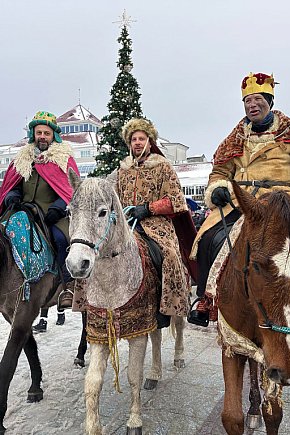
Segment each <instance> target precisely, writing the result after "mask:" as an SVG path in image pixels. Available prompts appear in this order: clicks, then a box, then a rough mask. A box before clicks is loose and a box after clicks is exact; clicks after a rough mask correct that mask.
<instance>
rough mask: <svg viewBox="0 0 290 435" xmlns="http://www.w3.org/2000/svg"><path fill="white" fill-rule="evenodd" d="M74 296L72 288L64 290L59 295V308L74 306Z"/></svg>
mask: <svg viewBox="0 0 290 435" xmlns="http://www.w3.org/2000/svg"><path fill="white" fill-rule="evenodd" d="M73 296H74V293H73V291H71V290H70V289H68V288H66V289H65V290H62V291H61V292H60V294H59V296H58V301H57V307H58V309H62V308H63V309H66V308H72V301H73Z"/></svg>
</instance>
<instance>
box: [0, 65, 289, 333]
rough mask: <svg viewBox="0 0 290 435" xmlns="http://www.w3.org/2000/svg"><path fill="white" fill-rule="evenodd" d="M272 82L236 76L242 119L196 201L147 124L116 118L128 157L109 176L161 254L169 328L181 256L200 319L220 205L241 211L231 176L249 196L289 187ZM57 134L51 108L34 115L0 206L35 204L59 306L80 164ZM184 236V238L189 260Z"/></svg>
mask: <svg viewBox="0 0 290 435" xmlns="http://www.w3.org/2000/svg"><path fill="white" fill-rule="evenodd" d="M274 87H275V81H274V78H273V76H270V75H267V74H264V73H257V74H252V73H251V74H249V75H248V76H246V77H245V78H244V79H243V81H242V86H241V90H242V101H243V105H244V109H245V117H244V118H243V119H242V120H241V121H240V122H239V123H238V124H237V125H236V126H235V128H234V129H233V131H232V132H231V133H230V134H229V136H227V137H226V139H225V140H224V141H223V142H222V143H221V144H220V145H219V147H218V148H217V150H216V152H215V154H214V157H213V168H212V172H211V174H210V175H209V182H208V186H207V190H206V193H205V207H204V208H201V207H200V206H194V205H193V204H192V202H190V201H186V198H185V197H184V194H183V192H182V188H181V185H180V182H179V180H178V177H177V175H176V172H175V170H174V168H173V167H172V165H171V164H170V162H169V161H168V160H167V159H166V158H165V157H164V156H163V155H162V152H161V151H160V149H159V148H158V146H157V137H158V133H157V130H156V128H155V127H154V125H153V124H152V122H150V121H148V120H146V119H132V120H129V122H127V123H126V125H124V126H123V129H122V135H123V139H124V141H125V143H126V144H127V146H128V154H129V155H128V156H127V157H126V158H125V159H124V160H123V161H121V162H120V167H119V169H118V170H116V171H114V172H113V173H112V174H111V175H110V176H109V179H111V180H112V182H114V183H115V187H116V191H117V193H118V196H119V198H120V201H121V203H122V206H123V207H127V206H134V208H133V209H132V211H131V215H130V217H132V218H134V220H136V222H137V224H136V227H135V231H138V233H139V234H140V235H141V236H143V237H144V238H145V239H146V240H147V242H148V247H149V250H150V251H151V252H152V251H154V252H155V253H156V252H157V251H158V252H159V264H156V267H157V268H159V273H160V281H161V291H160V295H159V303H158V309H157V320H158V327H159V328H163V327H167V326H169V324H170V317H171V316H172V315H177V316H187V314H188V311H189V303H188V294H189V287H190V285H189V283H190V279H189V275H190V274H192V269H191V268H190V267H187V268H186V267H185V264H186V265H187V266H188V264H190V261H192V262H196V263H197V276H194V280H195V281H197V295H198V296H199V297H200V298H201V299H202V300H201V301H200V307H202V310H199V306H197V307H196V309H195V310H194V312H193V313H192V314H193V315H192V316H191V320H192V322H193V323H196V324H198V325H204V326H206V324H207V322H206V321H204V306H205V305H204V300H205V299H207V302H209V303H208V305H210V303H211V302H212V301H211V299H210V295H209V294H207V293H206V283H207V278H208V275H209V271H210V267H211V265H212V263H213V261H214V259H215V256H216V255H217V253H218V252H219V249H220V247H221V246H222V244H223V243H224V240H225V231H224V233H222V231H223V228H222V222H221V213H220V211H221V209H222V210H223V214H224V216H225V220H226V223H227V225H228V227H229V229H230V228H231V227H232V226H233V225H234V223H235V222H236V220H237V219H238V218H239V216H240V214H241V213H240V211H239V208H238V204H237V202H236V200H235V197H234V194H233V189H232V185H231V181H232V180H236V181H238V183H239V184H240V186H241V187H242V188H243V189H246V190H248V191H250V192H251V193H252V194H254V195H256V196H259V195H261V194H263V193H265V192H266V191H269V190H273V189H276V188H279V189H286V190H287V192H289V182H290V171H289V161H290V119H289V118H288V117H287V116H286V115H284V114H283V113H282V112H280V111H277V110H272V108H273V104H274ZM60 133H61V129H60V127H59V126H58V125H57V121H56V117H55V115H53V114H51V113H49V112H44V111H41V112H37V113H36V115H35V116H34V118H33V120H32V121H31V122H30V124H29V140H28V143H27V144H26V145H25V146H24V147H23V148H22V149H20V151H19V153H18V154H17V156H16V157H15V159H14V160H13V161H12V162H11V164H10V166H9V168H8V170H7V172H6V175H5V178H4V181H3V184H2V186H1V188H0V212H1V214H2V217H1V221H2V222H4V221H5V220H6V219H7V216H8V214H7V213H10V212H11V210H12V211H17V210H18V209H19V207H20V205H21V203H33V204H36V205H37V207H38V208H39V209H40V210H41V212H42V214H43V222H44V224H45V225H46V227H47V228H48V232H49V234H50V237H51V240H52V244H53V247H54V249H55V255H56V260H57V264H58V266H59V273H60V275H61V278H60V281H62V282H64V284H65V285H64V289H63V291H62V293H61V295H60V298H59V302H58V305H59V309H60V310H63V309H65V308H69V307H71V306H72V298H73V293H74V291H73V285H74V283H73V280H72V278H71V277H70V275H69V273H68V271H67V269H66V266H65V258H66V255H67V248H68V246H69V235H68V217H67V212H66V207H67V204H68V203H69V201H70V199H71V198H72V193H73V192H72V188H71V186H70V184H69V182H68V176H67V175H68V170H69V168H72V169H73V170H74V171H75V172H76V173H77V174H78V168H77V165H76V162H75V160H74V157H73V151H72V149H71V147H70V145H69V144H68V143H65V142H63V141H62V138H61V135H60ZM266 180H267V182H266ZM269 181H270V182H269ZM287 183H288V184H287ZM185 215H188V216H190V217H191V219H188V220H186V221H185V220H184V219H183V221H182V223H181V221H179V219H180V217H181V216H183V217H184V216H185ZM184 222H186V224H184ZM193 223H194V226H195V229H196V230H197V237H196V238H195V240H194V236H195V230H194V226H193V225H192V224H193ZM221 235H222V236H221ZM185 240H186V241H187V247H186V246H184V244H185ZM188 242H190V246H192V251H191V257H190V259H189V254H190V252H189V250H188ZM155 257H156V256H155ZM157 263H158V262H157ZM59 314H62V316H61V320H59V319H58V321H59V324H63V322H64V315H63V311H60V312H59ZM46 316H47V313H46ZM213 320H215V319H213ZM45 329H46V328H45Z"/></svg>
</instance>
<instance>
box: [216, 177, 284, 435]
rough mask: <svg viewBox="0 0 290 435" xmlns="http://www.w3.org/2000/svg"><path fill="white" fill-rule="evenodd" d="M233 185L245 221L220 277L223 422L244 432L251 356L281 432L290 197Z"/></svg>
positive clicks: (232, 434) (232, 431) (272, 421)
mask: <svg viewBox="0 0 290 435" xmlns="http://www.w3.org/2000/svg"><path fill="white" fill-rule="evenodd" d="M233 188H234V192H235V195H236V197H237V200H238V202H239V205H240V209H241V210H242V212H243V215H244V223H243V225H242V228H241V232H240V235H239V237H238V239H237V241H236V244H235V246H234V249H233V251H232V252H231V255H230V256H229V259H228V262H227V264H226V266H225V269H224V272H223V273H222V275H221V277H220V279H219V282H218V295H219V310H220V314H221V315H220V316H219V332H220V338H221V341H222V347H223V352H222V361H223V372H224V382H225V398H224V409H223V412H222V422H223V425H224V427H225V429H226V431H227V433H228V434H229V435H241V434H243V432H244V417H243V411H242V387H243V372H244V366H245V362H246V360H247V357H251V358H253V359H254V360H256V361H257V362H258V363H261V364H262V367H263V377H262V388H263V389H264V394H265V395H264V401H263V404H262V413H263V417H264V421H265V425H266V430H267V434H268V435H275V434H278V428H279V425H280V423H281V420H282V415H283V413H282V401H281V393H282V386H286V385H290V335H289V334H290V245H289V239H290V197H289V196H288V195H287V193H285V192H283V191H275V192H272V193H267V194H266V195H263V196H262V197H260V198H259V199H255V198H254V197H253V196H251V195H249V194H248V193H247V192H245V191H243V190H242V189H241V188H240V187H239V186H238V185H237V184H236V183H233ZM254 368H255V366H254ZM254 371H255V370H254ZM254 378H255V377H254ZM254 378H253V379H254ZM255 383H256V382H255V381H253V382H252V385H251V386H252V390H253V391H254V390H255V391H254V393H253V391H252V393H253V394H255V396H256V398H257V399H256V400H257V401H258V400H259V397H260V394H259V391H258V388H257V385H256V386H255ZM253 387H254V388H253ZM258 405H259V403H258ZM256 408H257V406H256ZM257 412H259V410H257V409H256V412H255V413H257Z"/></svg>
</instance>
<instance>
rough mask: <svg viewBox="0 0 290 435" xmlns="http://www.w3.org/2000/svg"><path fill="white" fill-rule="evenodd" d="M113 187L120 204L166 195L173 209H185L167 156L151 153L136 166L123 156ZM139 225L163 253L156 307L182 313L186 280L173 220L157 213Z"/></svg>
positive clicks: (185, 310) (168, 312) (158, 198)
mask: <svg viewBox="0 0 290 435" xmlns="http://www.w3.org/2000/svg"><path fill="white" fill-rule="evenodd" d="M117 191H118V195H119V198H120V200H121V203H122V206H123V207H126V206H129V205H141V204H144V203H145V202H149V203H152V202H155V201H158V200H160V199H162V198H166V197H167V198H169V199H170V201H171V204H172V208H173V212H174V213H179V212H184V211H186V210H187V205H186V201H185V198H184V195H183V192H182V189H181V186H180V182H179V180H178V177H177V175H176V172H175V171H174V169H173V167H172V166H171V164H170V163H169V162H168V160H166V159H165V158H164V157H162V156H159V155H156V154H151V155H150V156H149V158H148V159H147V160H146V161H145V162H144V164H142V165H140V166H137V167H136V166H135V165H134V164H133V163H132V160H131V159H130V157H127V158H126V159H125V160H124V161H123V162H122V163H121V167H120V170H119V171H118V180H117ZM142 227H143V229H144V231H145V232H146V234H147V235H148V236H149V237H151V238H152V239H153V240H155V242H157V243H158V245H159V246H160V248H161V250H162V252H163V256H164V260H163V265H162V297H161V304H160V311H161V312H162V313H164V314H167V315H177V316H186V315H187V312H188V283H187V279H186V271H185V266H184V265H183V263H182V259H181V254H180V251H179V244H178V239H177V236H176V234H175V230H174V226H173V223H172V221H171V219H170V218H169V217H167V216H163V215H157V216H150V217H149V218H146V219H143V220H142Z"/></svg>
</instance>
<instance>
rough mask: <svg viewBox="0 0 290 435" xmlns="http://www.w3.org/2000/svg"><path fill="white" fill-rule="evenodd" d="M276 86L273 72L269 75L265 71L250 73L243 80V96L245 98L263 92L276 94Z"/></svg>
mask: <svg viewBox="0 0 290 435" xmlns="http://www.w3.org/2000/svg"><path fill="white" fill-rule="evenodd" d="M274 86H275V82H274V77H273V74H271V75H270V76H268V75H267V74H263V73H256V74H253V73H250V74H249V75H248V76H247V77H245V78H244V80H243V81H242V98H243V99H244V98H245V97H246V96H247V95H251V94H261V93H262V92H265V93H266V94H270V95H273V96H274Z"/></svg>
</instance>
